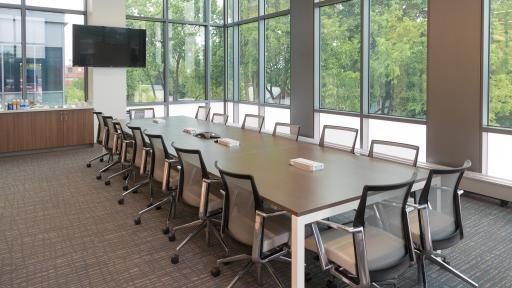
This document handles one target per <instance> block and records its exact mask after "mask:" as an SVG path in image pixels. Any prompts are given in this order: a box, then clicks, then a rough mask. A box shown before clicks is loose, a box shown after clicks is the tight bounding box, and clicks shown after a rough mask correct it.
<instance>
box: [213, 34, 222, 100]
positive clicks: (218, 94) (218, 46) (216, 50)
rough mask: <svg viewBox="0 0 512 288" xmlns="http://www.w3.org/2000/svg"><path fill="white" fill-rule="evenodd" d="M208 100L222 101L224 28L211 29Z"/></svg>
mask: <svg viewBox="0 0 512 288" xmlns="http://www.w3.org/2000/svg"><path fill="white" fill-rule="evenodd" d="M210 31H211V35H210V42H211V43H210V45H211V67H210V99H212V100H223V99H224V28H215V27H212V28H211V30H210Z"/></svg>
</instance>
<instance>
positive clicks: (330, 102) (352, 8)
mask: <svg viewBox="0 0 512 288" xmlns="http://www.w3.org/2000/svg"><path fill="white" fill-rule="evenodd" d="M359 6H360V2H359V1H349V2H345V3H339V4H335V5H330V6H324V7H321V8H320V108H324V109H332V110H342V111H350V112H359V111H360V106H359V101H360V83H361V82H360V68H361V66H360V59H361V57H360V42H361V41H360V39H361V34H360V33H361V20H360V12H359Z"/></svg>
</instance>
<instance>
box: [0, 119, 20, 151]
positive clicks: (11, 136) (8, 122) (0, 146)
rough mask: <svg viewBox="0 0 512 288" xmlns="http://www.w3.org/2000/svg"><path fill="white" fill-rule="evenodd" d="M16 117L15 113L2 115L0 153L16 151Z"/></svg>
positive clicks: (0, 120) (0, 121) (0, 122)
mask: <svg viewBox="0 0 512 288" xmlns="http://www.w3.org/2000/svg"><path fill="white" fill-rule="evenodd" d="M14 123H16V115H15V113H1V114H0V153H1V152H12V151H16V142H17V139H16V129H15V124H14Z"/></svg>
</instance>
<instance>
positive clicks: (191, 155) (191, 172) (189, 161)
mask: <svg viewBox="0 0 512 288" xmlns="http://www.w3.org/2000/svg"><path fill="white" fill-rule="evenodd" d="M172 147H173V148H174V150H175V151H176V154H177V155H178V158H179V160H180V164H181V174H180V187H179V190H180V191H179V193H180V195H181V197H182V199H183V201H184V202H185V203H187V204H189V205H192V206H194V207H199V205H200V200H201V189H202V185H203V179H208V170H207V169H206V165H205V164H204V161H203V156H202V155H201V151H199V150H191V149H183V148H179V147H176V146H174V143H173V144H172Z"/></svg>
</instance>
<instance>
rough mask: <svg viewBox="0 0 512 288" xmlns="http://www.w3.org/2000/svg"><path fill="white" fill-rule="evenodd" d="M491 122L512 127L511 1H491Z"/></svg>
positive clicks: (493, 124) (495, 124)
mask: <svg viewBox="0 0 512 288" xmlns="http://www.w3.org/2000/svg"><path fill="white" fill-rule="evenodd" d="M490 19H491V26H490V27H491V35H490V45H491V47H490V57H489V102H490V103H489V125H492V126H502V127H512V97H510V95H511V93H512V53H511V52H512V50H511V49H510V47H511V46H510V41H511V40H512V35H511V34H512V33H510V32H511V31H512V30H511V28H512V27H511V25H512V22H511V21H512V1H510V0H504V1H503V0H499V1H498V0H492V1H491V16H490Z"/></svg>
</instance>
